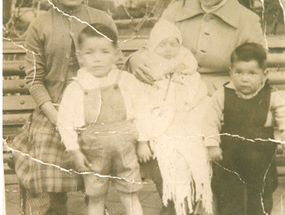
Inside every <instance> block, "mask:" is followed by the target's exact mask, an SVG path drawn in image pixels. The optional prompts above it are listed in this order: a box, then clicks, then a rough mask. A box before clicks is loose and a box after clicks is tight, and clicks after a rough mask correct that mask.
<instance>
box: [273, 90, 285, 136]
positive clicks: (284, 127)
mask: <svg viewBox="0 0 285 215" xmlns="http://www.w3.org/2000/svg"><path fill="white" fill-rule="evenodd" d="M281 94H282V92H280V91H276V92H272V93H271V97H272V98H271V99H272V100H271V102H272V104H271V110H272V111H273V113H274V118H275V122H276V124H277V126H278V129H279V130H280V131H285V99H284V95H283V96H282V95H281Z"/></svg>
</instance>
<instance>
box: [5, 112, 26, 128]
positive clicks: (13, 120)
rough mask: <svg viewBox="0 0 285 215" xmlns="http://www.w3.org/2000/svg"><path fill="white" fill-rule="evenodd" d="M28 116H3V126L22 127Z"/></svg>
mask: <svg viewBox="0 0 285 215" xmlns="http://www.w3.org/2000/svg"><path fill="white" fill-rule="evenodd" d="M30 115H31V113H20V114H4V115H3V126H11V125H23V124H24V123H25V121H26V120H28V119H29V117H30Z"/></svg>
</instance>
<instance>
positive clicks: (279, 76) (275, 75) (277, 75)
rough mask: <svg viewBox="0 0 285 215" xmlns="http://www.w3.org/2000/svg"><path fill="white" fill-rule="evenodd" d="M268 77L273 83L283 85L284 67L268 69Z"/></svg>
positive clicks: (284, 80)
mask: <svg viewBox="0 0 285 215" xmlns="http://www.w3.org/2000/svg"><path fill="white" fill-rule="evenodd" d="M268 78H269V80H270V83H271V84H273V85H285V68H282V70H280V69H279V70H278V69H268Z"/></svg>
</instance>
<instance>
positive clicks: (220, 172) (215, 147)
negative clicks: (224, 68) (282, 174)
mask: <svg viewBox="0 0 285 215" xmlns="http://www.w3.org/2000/svg"><path fill="white" fill-rule="evenodd" d="M265 69H266V50H264V48H263V47H262V46H261V45H258V44H255V43H246V44H243V45H241V46H239V47H237V48H236V49H235V51H234V52H233V53H232V55H231V70H230V77H231V82H229V83H226V84H225V85H224V87H223V88H222V89H219V90H218V91H217V92H215V93H214V95H213V97H212V100H211V104H210V106H209V107H211V110H210V111H209V115H208V117H207V120H208V122H207V128H206V131H207V136H206V140H205V142H206V146H207V147H208V151H209V156H210V158H211V159H212V161H214V162H213V178H212V189H213V195H214V198H215V199H216V205H217V208H216V214H219V215H226V214H228V215H230V214H235V215H244V214H247V215H261V214H269V213H270V212H271V209H272V193H273V191H274V190H275V189H276V185H277V184H276V183H277V174H276V166H275V165H274V156H275V152H276V142H275V141H272V139H273V138H274V136H273V126H274V123H276V124H277V126H278V128H279V130H280V131H281V132H282V135H281V138H282V141H284V140H285V101H284V98H283V99H282V98H281V96H280V94H279V93H278V92H277V91H276V90H273V89H271V87H270V85H269V81H268V79H267V71H265Z"/></svg>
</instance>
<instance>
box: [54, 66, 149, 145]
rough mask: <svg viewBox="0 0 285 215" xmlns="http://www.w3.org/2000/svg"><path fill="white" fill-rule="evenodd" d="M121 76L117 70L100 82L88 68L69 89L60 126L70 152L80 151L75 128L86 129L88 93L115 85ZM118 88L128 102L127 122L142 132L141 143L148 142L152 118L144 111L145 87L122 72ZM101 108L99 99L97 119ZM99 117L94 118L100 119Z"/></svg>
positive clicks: (62, 136)
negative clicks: (148, 123)
mask: <svg viewBox="0 0 285 215" xmlns="http://www.w3.org/2000/svg"><path fill="white" fill-rule="evenodd" d="M119 72H120V71H119V70H118V69H117V67H115V66H114V67H113V68H112V70H111V71H110V73H109V74H108V76H107V77H104V78H96V77H95V76H93V75H92V74H91V73H89V72H87V70H86V69H85V68H81V69H80V70H79V71H78V74H77V77H76V78H75V80H76V81H74V82H72V83H71V84H69V85H68V86H67V88H66V90H65V92H64V94H63V98H62V102H61V104H60V107H59V112H58V122H57V126H58V129H59V133H60V135H61V138H62V142H63V143H64V145H65V146H66V149H67V150H74V149H79V145H78V143H77V140H78V133H77V131H76V130H75V128H81V127H83V126H85V116H84V105H83V104H84V89H86V90H87V89H88V90H90V89H98V88H100V87H105V86H110V85H112V84H115V82H116V81H117V77H118V74H119ZM78 83H80V85H81V86H80V85H79V84H78ZM118 86H119V88H120V90H121V93H122V96H123V99H124V102H125V106H126V112H127V120H131V119H134V122H135V124H136V127H137V130H138V132H139V141H147V140H148V137H147V136H146V132H145V130H146V126H147V118H148V117H146V116H145V115H146V114H147V111H145V109H144V107H145V106H146V104H147V97H146V96H144V93H143V90H141V88H140V87H141V83H140V82H139V81H138V80H137V79H136V78H135V77H134V76H133V75H131V74H130V73H128V72H125V71H122V75H121V78H120V79H119V82H118ZM82 87H83V88H82ZM98 98H100V97H98ZM100 107H101V99H98V111H97V115H99V114H100ZM95 114H96V113H95ZM97 117H98V116H97ZM97 117H96V116H95V117H94V118H95V119H97Z"/></svg>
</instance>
